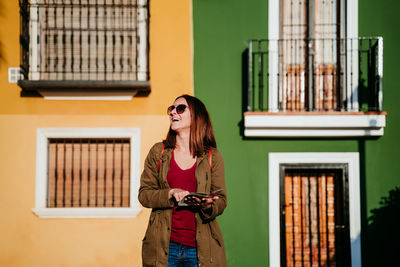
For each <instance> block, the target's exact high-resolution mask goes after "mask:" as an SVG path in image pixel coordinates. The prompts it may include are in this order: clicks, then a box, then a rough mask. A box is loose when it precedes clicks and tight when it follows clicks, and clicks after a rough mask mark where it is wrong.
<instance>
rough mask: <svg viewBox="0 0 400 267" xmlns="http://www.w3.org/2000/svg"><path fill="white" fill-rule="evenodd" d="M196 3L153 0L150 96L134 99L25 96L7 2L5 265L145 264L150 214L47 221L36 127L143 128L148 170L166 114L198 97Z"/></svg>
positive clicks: (0, 193) (2, 189)
mask: <svg viewBox="0 0 400 267" xmlns="http://www.w3.org/2000/svg"><path fill="white" fill-rule="evenodd" d="M190 5H191V1H190V0H169V1H165V0H151V1H150V16H151V17H150V40H149V42H150V76H151V80H150V82H151V94H150V95H149V96H148V97H143V98H134V99H133V100H131V101H57V100H44V99H42V98H21V97H20V88H19V87H18V86H17V85H16V84H10V83H8V68H9V67H18V66H19V7H18V1H17V0H13V1H10V0H0V133H1V138H0V147H1V149H0V211H1V212H2V215H1V224H0V237H1V238H0V239H1V242H0V266H141V257H140V253H141V251H140V250H141V240H142V238H143V235H144V231H145V228H146V225H147V220H148V216H149V210H147V209H143V210H142V212H141V213H140V214H139V215H138V216H137V217H136V218H130V219H41V218H38V217H37V216H36V215H34V213H33V212H32V208H33V207H34V203H35V168H36V166H35V164H36V158H35V153H36V129H37V128H40V127H138V128H140V129H141V137H142V140H141V166H143V161H144V157H145V156H146V154H147V151H148V150H149V148H150V147H151V145H152V144H153V143H155V142H157V141H159V140H161V139H162V138H163V137H164V136H165V134H166V131H167V129H168V119H167V116H166V115H165V110H166V107H167V106H168V105H170V104H171V102H173V100H174V98H175V97H176V96H178V95H180V94H183V93H192V92H193V88H192V85H193V74H192V51H191V49H192V35H191V34H192V33H191V6H190Z"/></svg>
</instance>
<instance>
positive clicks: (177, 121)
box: [169, 97, 191, 133]
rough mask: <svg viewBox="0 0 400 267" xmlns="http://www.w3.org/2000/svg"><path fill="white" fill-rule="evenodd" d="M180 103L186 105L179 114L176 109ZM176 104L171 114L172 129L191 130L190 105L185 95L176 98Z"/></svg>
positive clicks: (178, 130)
mask: <svg viewBox="0 0 400 267" xmlns="http://www.w3.org/2000/svg"><path fill="white" fill-rule="evenodd" d="M179 105H185V106H186V108H185V110H184V111H183V113H181V114H178V113H177V111H176V107H177V106H179ZM174 106H175V108H174V109H173V110H172V111H171V113H170V114H169V120H170V123H171V129H172V130H173V131H176V132H178V133H179V132H181V131H184V130H190V124H191V114H190V109H189V105H188V103H187V102H186V99H185V98H183V97H180V98H178V99H177V100H175V102H174Z"/></svg>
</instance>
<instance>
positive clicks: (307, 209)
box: [269, 153, 361, 267]
mask: <svg viewBox="0 0 400 267" xmlns="http://www.w3.org/2000/svg"><path fill="white" fill-rule="evenodd" d="M358 168H359V164H358V153H270V154H269V233H270V234H269V238H270V240H269V242H270V266H306V265H305V264H308V265H309V266H314V265H315V266H353V267H356V266H361V240H360V235H361V226H360V193H359V192H360V187H359V169H358ZM303 263H304V265H303Z"/></svg>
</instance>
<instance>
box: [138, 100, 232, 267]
mask: <svg viewBox="0 0 400 267" xmlns="http://www.w3.org/2000/svg"><path fill="white" fill-rule="evenodd" d="M168 115H169V119H170V129H169V132H168V134H167V137H166V139H165V140H164V141H163V142H162V143H161V142H160V143H157V144H155V145H154V146H153V147H152V148H151V150H150V152H149V154H148V155H147V158H146V161H145V165H144V170H143V173H142V176H141V180H140V189H139V201H140V203H141V204H142V205H143V206H144V207H147V208H151V209H152V212H151V215H150V218H149V223H148V227H147V231H146V234H145V237H144V239H143V247H142V259H143V266H202V267H204V266H218V267H220V266H226V258H225V248H224V242H223V239H222V233H221V230H220V228H219V226H218V223H217V221H216V220H215V217H216V216H218V215H220V214H222V212H223V211H224V209H225V207H226V189H225V174H224V162H223V159H222V156H221V154H220V152H219V151H218V150H217V149H216V143H215V137H214V132H213V128H212V125H211V121H210V117H209V115H208V112H207V109H206V108H205V106H204V104H203V103H202V102H201V101H200V100H199V99H197V98H195V97H193V96H189V95H182V96H180V97H178V98H177V99H176V100H175V102H174V104H173V105H172V106H170V107H169V108H168ZM210 153H211V154H210ZM214 191H217V192H218V193H217V194H216V195H211V196H207V197H203V198H196V197H193V198H190V199H189V200H191V202H190V203H189V206H185V207H182V206H178V202H179V201H181V200H183V199H184V198H185V196H187V195H188V194H189V193H191V192H199V193H210V192H214ZM186 203H188V201H186Z"/></svg>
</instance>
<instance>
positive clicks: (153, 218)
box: [142, 212, 159, 266]
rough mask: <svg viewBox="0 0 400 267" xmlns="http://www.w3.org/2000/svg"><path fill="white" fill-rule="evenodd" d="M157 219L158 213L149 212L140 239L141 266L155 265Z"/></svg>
mask: <svg viewBox="0 0 400 267" xmlns="http://www.w3.org/2000/svg"><path fill="white" fill-rule="evenodd" d="M158 220H159V214H158V213H157V212H151V215H150V218H149V223H148V226H147V230H146V234H145V236H144V238H143V240H142V261H143V266H155V265H156V262H157V244H158V240H157V238H158V228H159V226H158V225H157V224H158V223H157V221H158Z"/></svg>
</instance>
